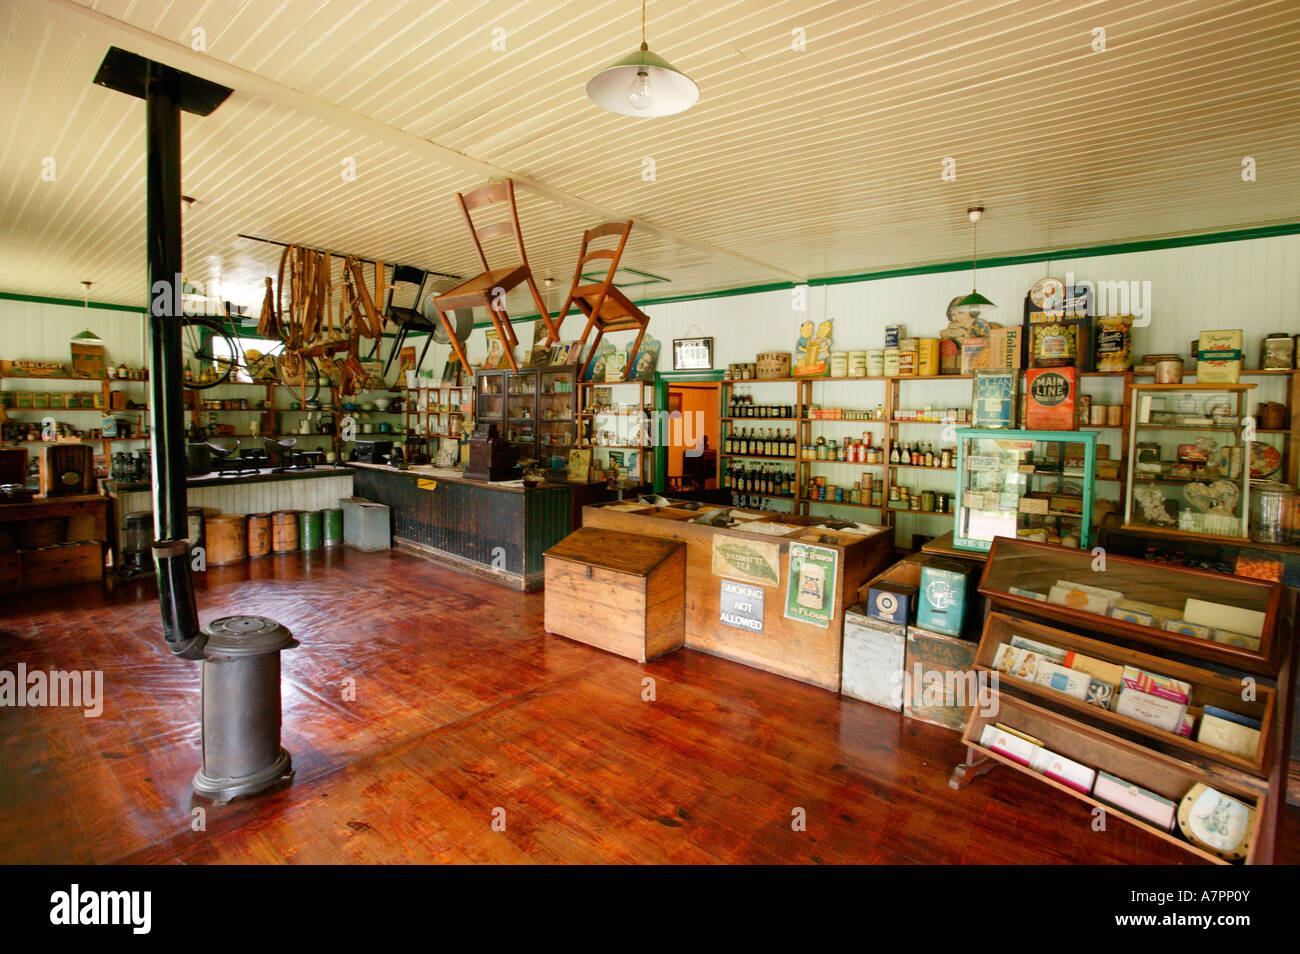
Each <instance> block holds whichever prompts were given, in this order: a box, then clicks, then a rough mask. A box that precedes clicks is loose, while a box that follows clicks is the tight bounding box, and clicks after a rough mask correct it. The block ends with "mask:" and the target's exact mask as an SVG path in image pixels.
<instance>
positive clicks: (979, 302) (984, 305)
mask: <svg viewBox="0 0 1300 954" xmlns="http://www.w3.org/2000/svg"><path fill="white" fill-rule="evenodd" d="M966 215H967V216H969V217H970V223H971V253H970V257H971V272H970V286H971V287H970V294H969V295H965V296H963V297H961V298H958V299H957V300H956V301H954V302H953V303H952V307H954V308H960V309H962V310H963V311H965V312H967V313H969V314H971V315H973V316H975V317H978V316H979V315H981V314H983V315H985V316H987V315H989V314H990V313H992V312H994V311H996V310H997V307H998V306H997V305H995V304H993V302H991V301H989V300H988V299H987V298H985V297H984V296H983V295H981V294H980V293H979V292H978V291H976V290H975V277H976V274H977V273H978V271H979V239H978V233H979V222H980V219H981V218H983V217H984V207H983V206H981V205H976V206H972V207H971V208H969V209H967V210H966Z"/></svg>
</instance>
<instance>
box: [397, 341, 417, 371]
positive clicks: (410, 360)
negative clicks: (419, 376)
mask: <svg viewBox="0 0 1300 954" xmlns="http://www.w3.org/2000/svg"><path fill="white" fill-rule="evenodd" d="M397 364H398V370H399V371H402V372H405V371H414V370H415V345H406V346H405V347H403V348H402V350H401V351H399V352H398V353H397Z"/></svg>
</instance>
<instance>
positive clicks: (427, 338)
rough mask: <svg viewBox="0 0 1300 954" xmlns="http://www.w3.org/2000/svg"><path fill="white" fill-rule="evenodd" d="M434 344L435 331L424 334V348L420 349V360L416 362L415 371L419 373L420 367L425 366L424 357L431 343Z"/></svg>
mask: <svg viewBox="0 0 1300 954" xmlns="http://www.w3.org/2000/svg"><path fill="white" fill-rule="evenodd" d="M431 344H433V332H432V331H431V332H429V333H428V334H427V335H425V336H424V348H423V349H422V350H421V351H420V360H419V361H417V362H415V373H416V374H419V373H420V369H421V368H423V367H424V357H425V355H427V354H428V353H429V345H431Z"/></svg>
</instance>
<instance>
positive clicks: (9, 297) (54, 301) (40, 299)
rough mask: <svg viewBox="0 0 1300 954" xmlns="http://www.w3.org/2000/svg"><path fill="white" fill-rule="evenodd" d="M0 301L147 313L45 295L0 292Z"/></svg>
mask: <svg viewBox="0 0 1300 954" xmlns="http://www.w3.org/2000/svg"><path fill="white" fill-rule="evenodd" d="M0 301H31V302H35V303H36V304H38V305H66V306H68V307H69V308H82V307H89V308H100V309H103V310H105V311H130V312H134V313H135V314H137V315H143V314H144V313H145V311H144V309H143V308H136V307H135V306H134V305H114V304H112V303H111V302H106V301H92V302H80V301H77V300H76V299H75V298H46V297H45V296H43V295H19V294H17V293H15V292H0Z"/></svg>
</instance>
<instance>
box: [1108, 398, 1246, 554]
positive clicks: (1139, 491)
mask: <svg viewBox="0 0 1300 954" xmlns="http://www.w3.org/2000/svg"><path fill="white" fill-rule="evenodd" d="M1254 386H1255V385H1253V384H1134V385H1133V387H1132V408H1131V411H1132V413H1131V414H1130V422H1131V423H1130V427H1129V434H1128V459H1129V467H1128V476H1127V486H1126V492H1125V502H1124V526H1125V528H1126V529H1133V530H1142V531H1144V532H1154V533H1162V534H1171V535H1174V536H1192V537H1202V536H1211V537H1227V538H1232V539H1240V540H1244V539H1246V537H1247V524H1248V521H1249V515H1250V489H1251V488H1250V478H1251V459H1250V458H1251V439H1252V438H1253V434H1252V433H1251V428H1252V427H1253V422H1252V421H1250V420H1248V419H1247V417H1246V412H1245V401H1246V392H1248V391H1249V390H1250V389H1251V388H1253V387H1254Z"/></svg>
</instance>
